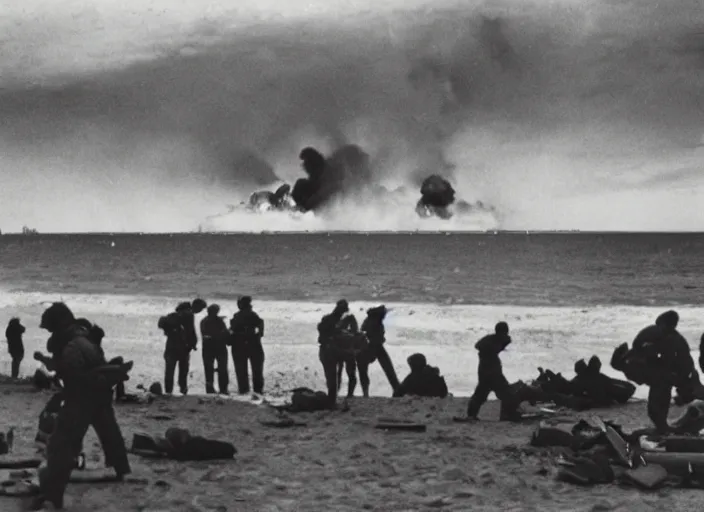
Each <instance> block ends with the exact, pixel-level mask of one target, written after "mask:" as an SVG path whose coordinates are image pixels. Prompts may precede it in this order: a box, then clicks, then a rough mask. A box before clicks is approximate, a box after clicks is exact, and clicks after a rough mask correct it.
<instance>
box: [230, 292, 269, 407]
mask: <svg viewBox="0 0 704 512" xmlns="http://www.w3.org/2000/svg"><path fill="white" fill-rule="evenodd" d="M237 307H238V308H239V311H238V312H237V313H235V314H234V315H233V317H232V320H230V330H231V331H232V361H233V362H234V364H235V376H236V377H237V388H238V391H239V393H240V394H241V395H244V394H246V393H249V371H248V370H249V368H248V367H249V364H251V365H252V388H253V390H254V392H255V393H257V394H261V393H263V392H264V347H263V346H262V337H264V320H262V319H261V318H260V317H259V315H258V314H256V313H255V312H254V310H253V309H252V297H250V296H248V295H245V296H244V297H240V299H239V300H238V301H237Z"/></svg>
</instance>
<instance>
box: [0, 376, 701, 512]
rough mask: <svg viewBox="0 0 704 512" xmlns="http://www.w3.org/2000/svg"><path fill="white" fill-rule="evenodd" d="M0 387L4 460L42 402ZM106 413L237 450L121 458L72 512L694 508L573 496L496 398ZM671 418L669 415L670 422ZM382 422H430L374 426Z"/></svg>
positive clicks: (696, 498) (600, 491) (632, 412)
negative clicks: (478, 403)
mask: <svg viewBox="0 0 704 512" xmlns="http://www.w3.org/2000/svg"><path fill="white" fill-rule="evenodd" d="M0 393H2V403H3V409H4V411H5V413H4V414H3V416H4V422H3V423H4V424H3V425H1V427H2V428H3V429H6V428H7V427H9V426H15V427H16V428H17V434H16V439H15V449H14V452H15V453H17V454H20V453H32V452H33V451H34V443H33V440H34V435H35V434H36V428H37V416H38V414H39V412H40V411H41V409H42V407H43V405H44V403H45V402H46V400H48V398H49V394H48V393H46V392H35V391H33V390H31V389H30V388H29V387H28V386H20V385H7V384H5V385H2V386H0ZM116 407H117V416H118V421H119V423H120V426H121V428H122V431H123V434H124V436H125V438H126V441H127V443H128V447H129V445H130V444H131V439H132V435H133V434H134V433H137V432H142V433H149V434H153V435H163V433H164V431H165V430H166V429H167V428H169V427H172V426H180V427H185V428H188V429H189V430H190V431H191V433H193V434H197V435H202V436H205V437H209V438H212V439H218V440H226V441H230V442H232V443H233V444H234V445H235V446H236V447H237V450H238V453H237V454H236V456H235V459H234V460H232V461H224V462H197V463H196V462H176V461H163V460H158V461H157V460H147V459H142V458H140V457H137V456H135V455H130V459H131V462H132V467H133V475H132V477H133V478H132V479H130V481H128V482H125V483H120V484H118V483H108V484H71V485H70V486H69V488H68V490H67V503H66V505H67V509H68V510H70V511H71V512H79V511H94V510H98V509H101V510H104V511H128V510H134V511H152V512H156V511H167V510H168V511H175V510H178V511H194V512H196V511H243V512H244V511H247V512H252V511H262V512H264V511H296V510H303V511H307V512H316V511H329V510H335V511H358V510H373V511H374V510H375V511H384V512H391V511H414V510H426V509H442V510H458V511H459V510H466V511H469V510H472V511H482V510H504V511H531V510H540V511H568V510H569V511H596V510H613V511H628V510H656V509H657V510H665V509H670V510H695V509H696V508H697V505H698V504H699V503H700V499H701V498H700V496H701V494H700V493H699V492H698V491H691V490H681V489H665V490H661V491H657V492H654V493H645V492H642V491H637V490H632V489H623V488H620V487H618V486H617V485H615V484H610V485H602V486H596V487H591V488H583V487H578V486H573V485H569V484H565V483H561V482H558V481H556V480H555V479H554V471H555V465H554V460H553V459H554V456H551V455H550V453H549V451H547V450H545V449H537V448H532V447H530V446H529V439H530V435H531V432H532V431H533V430H534V428H535V427H536V425H537V423H536V422H529V423H525V424H518V425H516V424H508V423H499V422H497V421H496V419H497V418H498V407H497V402H489V403H488V404H487V405H486V406H485V407H484V409H483V410H482V413H481V415H480V416H481V418H482V421H480V422H478V423H475V424H458V423H454V422H453V421H452V416H454V415H460V414H463V413H464V410H465V407H466V399H463V398H448V399H445V400H440V399H419V398H402V399H388V398H370V399H364V398H354V399H352V400H350V401H349V410H348V411H346V412H344V411H335V412H317V413H302V414H296V415H295V419H296V420H297V421H299V422H303V423H306V425H305V426H300V427H293V428H271V427H263V426H262V425H260V423H259V422H260V420H267V419H273V417H275V412H274V411H273V409H272V408H270V407H267V406H261V405H255V404H253V403H248V402H240V401H234V400H223V399H220V398H203V397H196V396H193V397H191V396H189V397H172V398H160V399H157V400H156V401H154V402H153V403H152V404H149V405H131V404H130V405H118V406H116ZM680 412H681V411H680V409H679V408H673V410H672V411H671V417H674V416H676V415H678V414H679V413H680ZM8 413H9V414H8ZM592 413H596V414H599V415H600V416H601V417H602V418H604V419H607V420H613V421H616V422H618V423H621V424H622V425H623V426H624V428H625V429H627V430H628V429H633V428H637V427H641V426H644V425H645V417H646V416H645V404H644V403H642V402H639V401H637V402H634V403H631V404H628V405H627V406H625V407H622V408H618V409H610V410H597V411H590V412H589V413H588V414H592ZM573 416H574V418H575V419H577V418H579V417H580V414H578V413H574V415H573ZM167 417H168V418H173V419H165V418H167ZM380 417H391V418H398V419H411V420H414V421H418V422H422V423H425V424H426V425H427V427H428V428H427V431H426V432H393V431H384V430H379V429H375V428H374V426H375V424H376V421H377V419H378V418H380ZM84 446H85V449H86V454H87V461H88V462H87V465H88V467H89V468H98V467H102V465H103V463H102V461H101V450H100V446H99V444H98V442H97V438H96V437H95V433H94V432H93V431H92V430H91V431H89V434H88V437H87V438H86V442H85V445H84ZM0 500H1V501H0V504H1V506H2V510H5V511H8V512H12V511H14V510H20V501H19V500H18V499H17V498H0Z"/></svg>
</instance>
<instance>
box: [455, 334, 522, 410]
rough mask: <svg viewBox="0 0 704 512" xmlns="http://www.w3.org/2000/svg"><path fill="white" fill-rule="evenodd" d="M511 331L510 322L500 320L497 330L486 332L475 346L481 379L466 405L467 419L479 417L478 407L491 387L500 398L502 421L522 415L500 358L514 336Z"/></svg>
mask: <svg viewBox="0 0 704 512" xmlns="http://www.w3.org/2000/svg"><path fill="white" fill-rule="evenodd" d="M508 332H509V330H508V324H507V323H506V322H499V323H497V324H496V326H495V327H494V334H489V335H487V336H484V337H483V338H482V339H480V340H479V341H478V342H477V343H476V345H475V346H474V348H476V349H477V351H478V352H479V368H478V377H479V382H478V384H477V387H476V388H475V390H474V394H473V395H472V397H471V398H470V399H469V404H468V405H467V419H469V420H477V419H478V417H477V416H478V414H479V410H480V409H481V407H482V405H484V403H485V402H486V400H487V398H489V393H491V392H492V391H493V392H494V394H496V398H498V399H499V400H501V412H500V418H499V419H500V420H501V421H515V420H517V419H518V417H519V413H518V405H519V404H518V403H516V402H517V400H516V398H515V397H514V395H513V393H512V392H511V387H510V385H509V383H508V380H506V377H505V376H504V372H503V367H502V365H501V359H500V358H499V354H501V352H503V351H504V350H505V349H506V347H508V346H509V344H510V343H511V336H509V334H508Z"/></svg>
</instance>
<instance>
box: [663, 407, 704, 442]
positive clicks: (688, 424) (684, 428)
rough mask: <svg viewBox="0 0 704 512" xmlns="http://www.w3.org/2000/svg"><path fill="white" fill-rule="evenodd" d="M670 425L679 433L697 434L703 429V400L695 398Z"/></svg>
mask: <svg viewBox="0 0 704 512" xmlns="http://www.w3.org/2000/svg"><path fill="white" fill-rule="evenodd" d="M670 426H671V427H672V429H673V430H674V431H676V432H677V433H680V434H698V433H699V432H700V431H701V430H704V401H701V400H695V401H694V402H692V403H691V404H690V405H689V406H688V407H687V409H686V410H685V412H684V413H682V415H681V416H680V417H679V418H677V419H676V420H674V421H673V422H672V423H671V424H670Z"/></svg>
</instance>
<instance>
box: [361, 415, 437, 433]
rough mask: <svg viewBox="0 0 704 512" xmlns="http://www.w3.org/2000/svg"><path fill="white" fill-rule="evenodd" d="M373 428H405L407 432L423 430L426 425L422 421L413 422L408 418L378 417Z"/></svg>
mask: <svg viewBox="0 0 704 512" xmlns="http://www.w3.org/2000/svg"><path fill="white" fill-rule="evenodd" d="M374 428H378V429H381V430H405V431H408V432H425V431H426V430H427V428H428V427H427V426H426V425H425V424H423V423H415V422H413V421H410V420H400V419H394V418H379V420H378V421H377V424H376V426H375V427H374Z"/></svg>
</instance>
